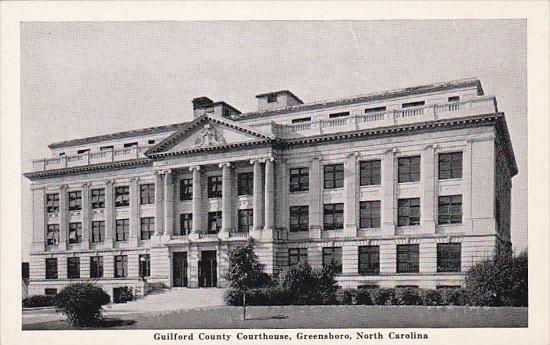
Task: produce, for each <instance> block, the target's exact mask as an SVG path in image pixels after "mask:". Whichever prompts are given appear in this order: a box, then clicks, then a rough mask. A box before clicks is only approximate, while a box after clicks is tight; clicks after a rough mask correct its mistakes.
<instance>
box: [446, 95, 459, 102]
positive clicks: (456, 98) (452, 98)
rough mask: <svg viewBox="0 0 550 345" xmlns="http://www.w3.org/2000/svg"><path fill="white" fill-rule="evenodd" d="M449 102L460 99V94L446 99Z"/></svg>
mask: <svg viewBox="0 0 550 345" xmlns="http://www.w3.org/2000/svg"><path fill="white" fill-rule="evenodd" d="M448 101H449V102H458V101H460V96H452V97H449V99H448Z"/></svg>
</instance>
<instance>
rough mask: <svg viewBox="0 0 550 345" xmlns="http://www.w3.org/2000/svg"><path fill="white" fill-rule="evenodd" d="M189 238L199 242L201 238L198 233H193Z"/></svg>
mask: <svg viewBox="0 0 550 345" xmlns="http://www.w3.org/2000/svg"><path fill="white" fill-rule="evenodd" d="M187 238H188V239H190V240H198V239H199V238H200V234H199V233H198V232H192V233H190V234H189V236H188V237H187Z"/></svg>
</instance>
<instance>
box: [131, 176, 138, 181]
mask: <svg viewBox="0 0 550 345" xmlns="http://www.w3.org/2000/svg"><path fill="white" fill-rule="evenodd" d="M130 181H131V182H139V176H134V177H132V178H130Z"/></svg>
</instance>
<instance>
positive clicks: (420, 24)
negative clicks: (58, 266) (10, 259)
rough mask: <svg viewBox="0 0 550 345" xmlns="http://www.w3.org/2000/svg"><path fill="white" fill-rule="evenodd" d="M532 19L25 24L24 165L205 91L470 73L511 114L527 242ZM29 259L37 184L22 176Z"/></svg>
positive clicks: (162, 120) (172, 112) (306, 95)
mask: <svg viewBox="0 0 550 345" xmlns="http://www.w3.org/2000/svg"><path fill="white" fill-rule="evenodd" d="M526 34H527V31H526V21H524V20H439V21H432V20H417V21H397V20H391V21H389V20H388V21H217V22H215V21H210V22H207V21H203V22H199V21H197V22H50V23H48V22H23V23H21V111H22V114H21V138H22V143H21V154H22V160H21V161H22V171H23V172H28V171H31V170H32V160H33V159H39V158H44V157H50V156H51V153H50V151H49V149H48V147H47V146H48V144H50V143H52V142H57V141H62V140H68V139H75V138H82V137H88V136H94V135H100V134H108V133H112V132H117V131H125V130H132V129H138V128H145V127H150V126H160V125H166V124H172V123H178V122H183V121H189V120H191V118H192V104H191V100H192V99H193V98H195V97H199V96H207V97H210V98H211V99H213V100H215V101H226V102H227V103H229V104H231V105H232V106H234V107H236V108H237V109H239V110H241V111H242V112H248V111H254V110H255V109H256V107H257V100H256V98H255V97H254V96H255V95H257V94H260V93H264V92H269V91H275V90H285V89H288V90H290V91H292V92H293V93H294V94H296V95H297V96H298V97H300V98H301V99H302V100H304V102H306V103H307V102H313V101H321V100H325V99H333V98H339V97H347V96H352V95H360V94H366V93H371V92H376V91H384V90H391V89H396V88H402V87H410V86H418V85H422V84H430V83H434V82H442V81H449V80H455V79H462V78H468V77H476V78H479V79H480V81H481V83H482V86H483V89H484V91H485V94H486V95H493V96H496V98H497V102H498V108H499V111H502V112H504V113H505V115H506V120H507V123H508V128H509V131H510V135H511V140H512V145H513V148H514V152H515V156H516V160H517V163H518V168H519V174H518V175H517V176H515V177H514V178H513V180H512V186H513V187H512V244H513V248H514V251H516V252H518V251H521V250H523V249H525V248H527V207H526V205H527V55H526V54H527V41H526ZM21 183H22V193H23V195H22V256H23V260H24V261H27V260H28V253H29V251H30V244H31V236H32V228H31V226H32V223H31V209H32V208H31V206H32V203H31V192H30V182H29V181H28V180H27V179H26V178H25V177H22V179H21Z"/></svg>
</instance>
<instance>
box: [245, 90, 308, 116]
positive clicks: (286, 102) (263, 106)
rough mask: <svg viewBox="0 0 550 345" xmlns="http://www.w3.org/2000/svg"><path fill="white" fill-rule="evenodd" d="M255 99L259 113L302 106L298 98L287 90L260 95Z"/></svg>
mask: <svg viewBox="0 0 550 345" xmlns="http://www.w3.org/2000/svg"><path fill="white" fill-rule="evenodd" d="M256 98H257V99H258V110H260V111H262V110H271V109H277V108H286V107H291V106H293V105H299V104H304V102H303V101H302V100H301V99H300V98H298V96H296V95H295V94H293V93H292V92H290V91H288V90H281V91H274V92H268V93H262V94H259V95H256Z"/></svg>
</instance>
